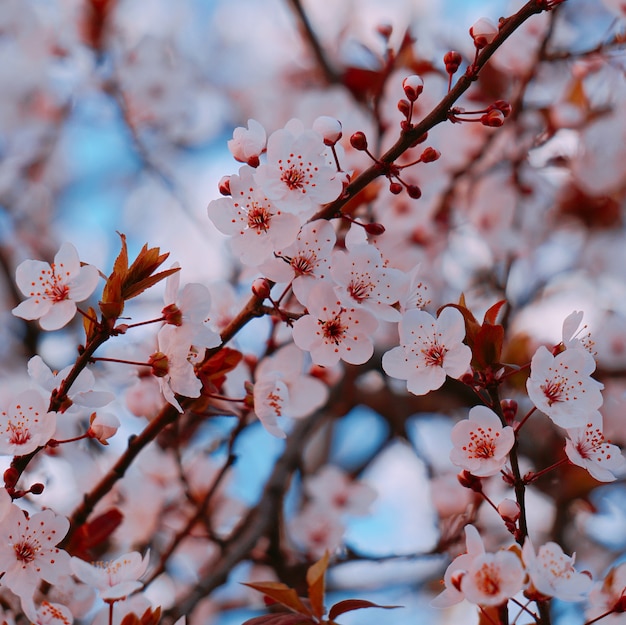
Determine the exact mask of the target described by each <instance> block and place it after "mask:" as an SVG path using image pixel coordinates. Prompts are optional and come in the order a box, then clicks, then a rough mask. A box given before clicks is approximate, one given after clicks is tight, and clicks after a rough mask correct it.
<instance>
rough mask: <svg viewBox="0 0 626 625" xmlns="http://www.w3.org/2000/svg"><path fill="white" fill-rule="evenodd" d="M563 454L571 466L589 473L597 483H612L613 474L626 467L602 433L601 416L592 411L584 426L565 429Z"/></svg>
mask: <svg viewBox="0 0 626 625" xmlns="http://www.w3.org/2000/svg"><path fill="white" fill-rule="evenodd" d="M565 453H566V454H567V457H568V458H569V460H570V462H571V463H572V464H575V465H577V466H579V467H582V468H583V469H586V470H587V471H589V474H590V475H591V476H592V477H594V478H595V479H596V480H598V481H599V482H612V481H614V480H615V479H616V477H615V473H616V472H619V471H620V470H621V469H623V468H624V465H626V459H625V458H624V456H622V452H621V450H620V448H619V447H618V446H617V445H611V444H610V443H609V442H608V441H606V440H605V439H604V434H603V433H602V415H601V414H600V412H599V411H597V410H596V411H594V412H593V413H591V415H590V416H589V417H588V420H587V423H586V424H585V425H584V426H581V427H577V428H567V439H566V441H565Z"/></svg>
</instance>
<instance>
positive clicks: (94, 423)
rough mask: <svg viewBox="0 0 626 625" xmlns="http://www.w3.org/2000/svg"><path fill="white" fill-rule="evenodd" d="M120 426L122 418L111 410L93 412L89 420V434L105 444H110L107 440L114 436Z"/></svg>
mask: <svg viewBox="0 0 626 625" xmlns="http://www.w3.org/2000/svg"><path fill="white" fill-rule="evenodd" d="M119 427H120V420H119V419H118V418H117V417H116V416H115V415H114V414H111V413H109V412H104V413H95V412H94V413H93V414H92V415H91V418H90V420H89V430H87V435H88V436H90V437H91V438H97V439H98V441H99V442H100V443H102V444H103V445H108V444H109V443H107V440H108V439H109V438H111V437H112V436H114V435H115V434H116V432H117V430H118V429H119Z"/></svg>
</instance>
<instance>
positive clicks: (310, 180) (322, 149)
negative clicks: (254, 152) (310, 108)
mask: <svg viewBox="0 0 626 625" xmlns="http://www.w3.org/2000/svg"><path fill="white" fill-rule="evenodd" d="M254 179H255V181H256V183H257V184H258V185H260V186H261V188H262V190H263V192H264V193H265V194H266V195H267V197H268V198H269V199H270V200H272V201H273V202H274V204H276V206H278V208H280V209H282V210H285V211H288V212H290V213H294V214H302V213H304V214H307V215H308V214H309V213H310V212H311V209H313V210H315V209H316V208H317V207H318V206H320V205H322V204H326V203H327V202H331V201H332V200H334V199H335V198H337V196H338V195H339V194H340V193H341V191H342V188H343V183H342V180H341V178H340V177H339V176H337V171H336V170H335V169H334V168H333V167H331V166H330V165H329V164H328V161H327V158H326V146H325V145H324V141H323V140H322V137H321V136H320V135H319V134H318V133H317V132H315V131H313V130H304V127H303V126H302V123H301V122H300V121H299V120H291V121H290V122H289V123H288V124H287V125H286V126H285V128H282V129H280V130H277V131H276V132H274V133H272V135H271V136H270V138H269V140H268V142H267V163H264V164H262V165H261V166H260V167H259V168H258V169H257V170H256V172H255V174H254Z"/></svg>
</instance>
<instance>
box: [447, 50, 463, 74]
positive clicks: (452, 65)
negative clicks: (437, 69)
mask: <svg viewBox="0 0 626 625" xmlns="http://www.w3.org/2000/svg"><path fill="white" fill-rule="evenodd" d="M443 62H444V63H445V64H446V72H448V74H455V73H456V71H457V70H458V69H459V67H460V66H461V63H462V62H463V57H462V56H461V55H460V53H458V52H456V51H455V50H450V52H446V53H445V54H444V56H443Z"/></svg>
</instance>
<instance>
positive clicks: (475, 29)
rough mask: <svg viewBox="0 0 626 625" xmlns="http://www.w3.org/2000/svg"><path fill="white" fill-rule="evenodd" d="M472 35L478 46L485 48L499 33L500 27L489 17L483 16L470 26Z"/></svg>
mask: <svg viewBox="0 0 626 625" xmlns="http://www.w3.org/2000/svg"><path fill="white" fill-rule="evenodd" d="M469 32H470V36H471V37H472V39H473V40H474V44H475V45H476V47H477V48H484V47H485V46H486V45H487V44H489V43H491V42H492V41H493V40H494V39H495V38H496V35H497V34H498V27H497V26H496V25H495V24H494V23H493V22H492V21H491V20H490V19H488V18H486V17H481V18H480V19H479V20H477V21H476V22H474V24H473V26H472V27H471V28H470V31H469Z"/></svg>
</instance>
